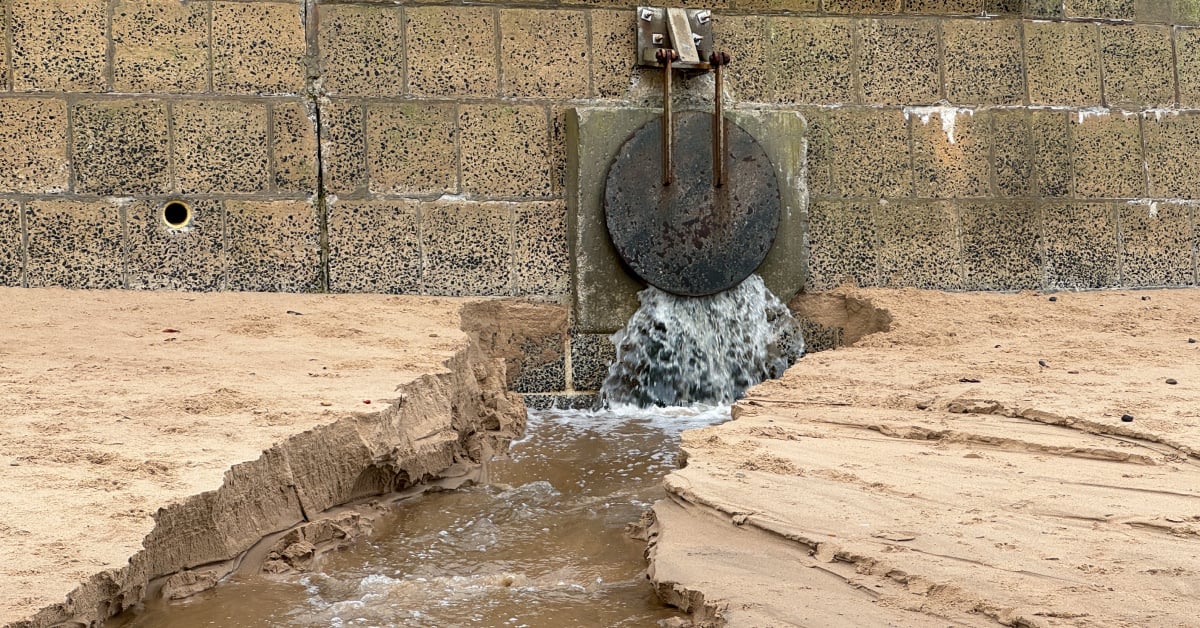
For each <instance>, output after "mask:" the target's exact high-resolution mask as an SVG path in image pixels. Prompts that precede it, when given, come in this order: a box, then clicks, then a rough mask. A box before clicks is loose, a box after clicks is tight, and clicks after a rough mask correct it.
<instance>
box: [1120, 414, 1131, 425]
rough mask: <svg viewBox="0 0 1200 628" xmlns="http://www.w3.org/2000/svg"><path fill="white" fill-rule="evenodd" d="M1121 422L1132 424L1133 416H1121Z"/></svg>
mask: <svg viewBox="0 0 1200 628" xmlns="http://www.w3.org/2000/svg"><path fill="white" fill-rule="evenodd" d="M1121 420H1122V421H1124V422H1126V423H1133V415H1132V414H1122V415H1121Z"/></svg>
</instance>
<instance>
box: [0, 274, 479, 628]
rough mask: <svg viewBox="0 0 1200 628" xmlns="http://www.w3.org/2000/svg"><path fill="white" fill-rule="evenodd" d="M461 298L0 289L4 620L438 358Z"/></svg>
mask: <svg viewBox="0 0 1200 628" xmlns="http://www.w3.org/2000/svg"><path fill="white" fill-rule="evenodd" d="M463 303H464V302H463V301H462V300H452V299H435V298H422V297H387V296H369V295H338V296H328V295H280V294H181V293H144V292H142V293H137V292H118V291H113V292H78V291H66V290H57V289H48V290H22V289H4V288H0V625H4V624H7V623H8V622H10V621H15V620H18V619H20V618H22V617H25V616H27V615H29V614H31V613H32V612H34V611H36V610H37V609H39V608H41V607H43V606H46V605H48V604H52V603H61V602H62V601H63V599H64V597H65V596H66V595H67V594H68V592H70V591H71V590H72V589H74V588H75V587H76V586H77V585H78V584H79V582H80V581H82V580H84V579H85V578H87V577H88V576H90V575H92V574H95V573H96V572H98V571H101V570H104V569H110V568H116V567H120V566H122V565H125V564H126V562H127V560H128V559H129V557H130V556H131V555H132V554H134V553H135V552H136V551H138V550H140V549H141V547H142V540H143V538H144V537H146V535H147V533H149V532H150V531H151V529H152V528H153V527H154V520H153V519H152V518H151V515H152V513H154V512H155V511H156V510H157V509H158V508H160V507H162V506H166V505H168V504H170V503H172V502H176V501H178V500H180V499H182V498H184V497H186V496H190V495H193V494H196V493H200V492H202V491H207V490H211V489H216V488H218V487H220V486H221V485H222V480H223V477H224V474H225V472H226V470H227V469H229V468H230V467H231V465H234V464H235V463H239V462H243V461H247V460H254V459H256V458H258V457H259V455H260V453H261V452H262V451H263V450H264V449H266V448H267V447H270V446H271V445H272V444H274V443H276V442H278V441H280V440H281V439H284V438H286V437H288V436H291V435H293V434H297V433H299V432H302V431H304V430H307V429H310V428H312V427H314V426H317V425H321V424H325V423H329V422H332V421H334V420H336V419H337V418H339V417H342V416H346V415H348V414H350V413H352V412H356V411H368V410H371V409H372V408H380V407H381V405H382V406H386V405H387V404H388V401H389V399H390V397H391V396H394V395H395V394H396V393H395V390H396V388H397V386H398V385H401V384H405V383H407V382H411V381H412V380H414V379H415V378H416V377H418V376H419V375H422V374H424V373H438V372H442V371H444V370H445V367H444V366H443V362H444V361H445V360H446V359H447V358H448V357H450V356H451V355H452V354H453V353H454V352H455V351H458V350H460V349H462V347H463V346H464V345H465V344H466V342H467V338H466V335H465V334H464V333H463V332H461V331H460V330H459V312H460V309H461V307H462V305H463ZM365 401H370V402H372V403H371V404H367V403H364V402H365Z"/></svg>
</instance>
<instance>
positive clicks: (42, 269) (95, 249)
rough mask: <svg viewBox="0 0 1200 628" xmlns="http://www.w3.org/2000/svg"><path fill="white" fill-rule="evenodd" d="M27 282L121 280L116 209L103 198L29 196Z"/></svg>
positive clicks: (115, 284)
mask: <svg viewBox="0 0 1200 628" xmlns="http://www.w3.org/2000/svg"><path fill="white" fill-rule="evenodd" d="M25 230H26V233H27V234H28V238H29V244H28V259H27V261H26V267H25V278H26V279H25V280H26V285H28V286H29V287H30V288H43V287H48V286H57V287H61V288H73V289H84V288H86V289H107V288H122V287H124V285H125V278H124V276H123V273H124V259H125V236H124V230H123V228H122V226H121V211H120V208H118V207H117V206H116V205H114V204H112V203H109V202H106V201H92V202H76V201H59V200H54V201H29V202H27V203H25Z"/></svg>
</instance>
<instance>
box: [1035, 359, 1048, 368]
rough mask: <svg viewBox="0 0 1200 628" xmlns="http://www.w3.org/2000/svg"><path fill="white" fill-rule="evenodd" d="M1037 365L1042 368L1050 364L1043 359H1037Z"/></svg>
mask: <svg viewBox="0 0 1200 628" xmlns="http://www.w3.org/2000/svg"><path fill="white" fill-rule="evenodd" d="M1038 366H1040V367H1043V368H1050V365H1049V364H1046V361H1045V360H1038Z"/></svg>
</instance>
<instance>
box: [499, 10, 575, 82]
mask: <svg viewBox="0 0 1200 628" xmlns="http://www.w3.org/2000/svg"><path fill="white" fill-rule="evenodd" d="M587 36H588V29H587V19H586V18H585V16H584V13H583V12H582V11H563V10H548V9H501V11H500V60H501V65H500V76H501V83H500V92H501V94H502V95H504V96H517V97H521V96H525V97H536V98H584V97H586V96H588V94H589V91H590V90H589V85H588V76H589V69H590V65H591V61H590V55H591V54H592V53H591V51H590V50H588V48H587V45H586V43H585V42H587Z"/></svg>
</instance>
